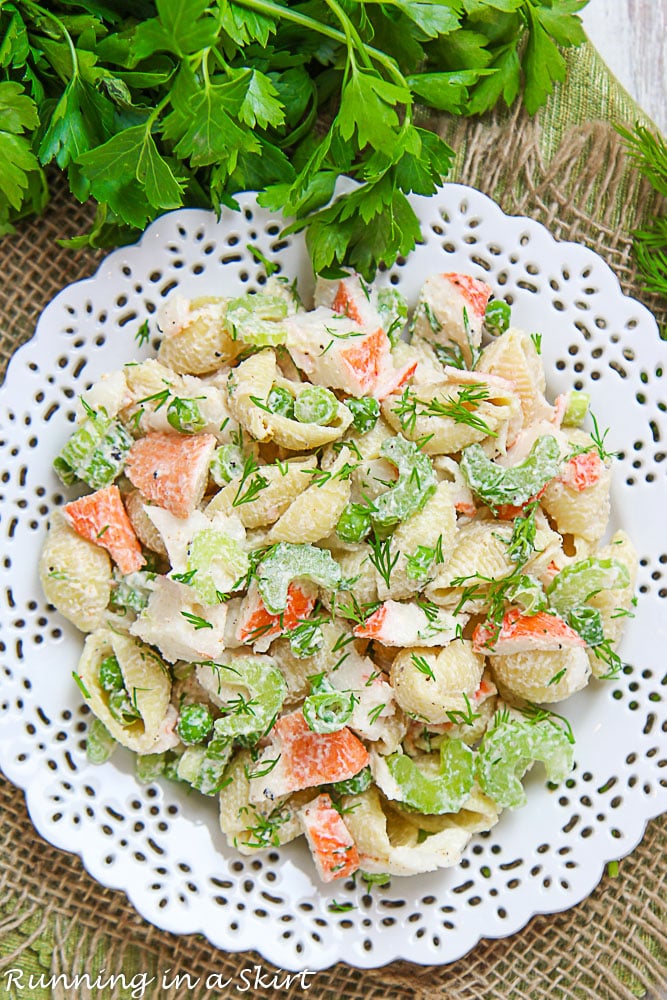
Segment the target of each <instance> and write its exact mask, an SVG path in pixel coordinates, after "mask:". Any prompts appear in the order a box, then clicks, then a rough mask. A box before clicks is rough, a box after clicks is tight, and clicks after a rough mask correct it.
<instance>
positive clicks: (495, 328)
mask: <svg viewBox="0 0 667 1000" xmlns="http://www.w3.org/2000/svg"><path fill="white" fill-rule="evenodd" d="M511 319H512V310H511V309H510V307H509V306H508V304H507V303H506V302H503V300H502V299H494V300H493V302H489V304H488V306H487V307H486V312H485V313H484V325H485V326H486V329H487V330H488V331H489V333H491V334H493V336H498V335H499V334H501V333H505V332H506V331H507V330H509V327H510V321H511Z"/></svg>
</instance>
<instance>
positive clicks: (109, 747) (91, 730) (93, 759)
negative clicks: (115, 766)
mask: <svg viewBox="0 0 667 1000" xmlns="http://www.w3.org/2000/svg"><path fill="white" fill-rule="evenodd" d="M117 746H118V743H117V742H116V740H115V739H114V738H113V736H112V735H111V733H110V732H109V730H108V729H107V727H106V726H105V725H104V723H103V722H100V720H99V719H91V722H90V725H89V726H88V735H87V737H86V757H87V758H88V760H89V761H90V763H91V764H104V763H105V761H107V760H108V759H109V757H110V756H111V754H112V753H113V752H114V750H115V749H116V747H117Z"/></svg>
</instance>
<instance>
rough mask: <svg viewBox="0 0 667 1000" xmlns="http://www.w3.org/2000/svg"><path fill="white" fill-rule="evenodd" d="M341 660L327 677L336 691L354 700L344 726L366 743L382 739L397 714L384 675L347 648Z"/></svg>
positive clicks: (368, 660)
mask: <svg viewBox="0 0 667 1000" xmlns="http://www.w3.org/2000/svg"><path fill="white" fill-rule="evenodd" d="M346 653H348V654H349V655H347V656H343V657H341V661H342V662H340V666H338V667H336V668H335V669H334V670H332V671H331V673H330V674H329V675H328V678H327V679H328V680H329V682H330V684H331V685H332V687H334V688H335V689H336V690H337V691H345V692H348V691H349V693H350V695H351V696H352V697H353V704H354V708H353V709H352V715H351V716H350V718H349V720H348V722H347V725H348V726H349V727H350V729H352V730H353V731H354V732H355V733H357V735H358V736H361V737H362V738H363V739H367V740H384V739H385V737H386V736H388V735H389V734H388V732H387V726H388V725H389V724H390V722H391V720H393V717H394V715H395V714H396V701H395V699H394V692H393V689H392V687H391V685H390V684H388V683H387V680H386V678H385V675H384V674H383V673H382V672H381V671H380V670H378V668H377V667H376V665H375V664H374V663H373V661H372V660H370V659H369V658H368V657H366V656H360V655H359V654H358V653H356V652H355V651H354V649H353V648H352V647H351V646H350V647H347V649H346Z"/></svg>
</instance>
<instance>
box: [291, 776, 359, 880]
mask: <svg viewBox="0 0 667 1000" xmlns="http://www.w3.org/2000/svg"><path fill="white" fill-rule="evenodd" d="M301 817H302V819H303V826H304V830H305V833H306V839H307V840H308V846H309V847H310V851H311V854H312V855H313V859H314V861H315V864H316V865H317V870H318V872H319V876H320V878H321V879H322V881H323V882H333V881H334V879H338V878H347V877H348V876H349V875H352V873H353V872H356V870H357V869H358V867H359V852H358V850H357V848H356V845H355V843H354V840H353V839H352V835H351V833H350V831H349V830H348V828H347V827H346V826H345V823H344V821H343V817H342V816H341V814H340V813H339V812H338V810H337V809H334V806H333V802H332V801H331V798H330V796H329V795H327V794H326V792H323V793H322V794H321V795H318V796H317V798H316V799H314V800H313V801H312V802H310V803H309V804H308V805H307V806H305V807H304V808H303V809H302V810H301Z"/></svg>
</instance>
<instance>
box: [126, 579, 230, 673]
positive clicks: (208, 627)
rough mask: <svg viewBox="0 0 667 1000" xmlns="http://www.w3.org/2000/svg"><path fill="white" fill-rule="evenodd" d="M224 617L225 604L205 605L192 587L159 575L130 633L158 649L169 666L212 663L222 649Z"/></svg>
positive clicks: (225, 611) (225, 613)
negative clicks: (196, 662)
mask: <svg viewBox="0 0 667 1000" xmlns="http://www.w3.org/2000/svg"><path fill="white" fill-rule="evenodd" d="M226 617H227V608H226V606H225V605H224V604H217V605H212V606H204V605H203V604H200V603H199V602H198V600H197V594H196V592H195V591H194V590H193V589H192V587H188V586H186V585H185V584H182V583H176V582H175V581H174V580H169V579H167V577H161V576H159V577H157V579H156V580H155V584H154V589H153V592H152V594H151V596H150V599H149V601H148V605H147V606H146V607H145V608H144V610H143V611H142V612H141V614H140V615H139V617H138V618H137V620H136V621H135V622H134V623H133V624H132V625H131V626H130V632H131V633H132V635H136V636H138V637H139V638H140V639H143V641H144V642H147V643H149V644H150V645H153V646H157V648H158V649H159V650H160V652H161V653H162V655H163V656H164V658H165V660H168V661H169V663H175V662H176V661H177V660H186V661H187V662H193V661H195V660H215V659H217V658H218V657H219V656H221V655H222V652H223V650H224V648H225V620H226Z"/></svg>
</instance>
